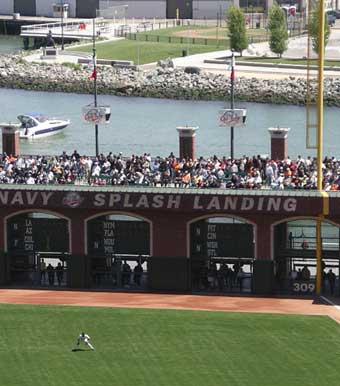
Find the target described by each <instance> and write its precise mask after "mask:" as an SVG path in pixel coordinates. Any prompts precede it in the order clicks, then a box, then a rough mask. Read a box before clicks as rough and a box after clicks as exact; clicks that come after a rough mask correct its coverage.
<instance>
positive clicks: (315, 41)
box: [308, 1, 331, 54]
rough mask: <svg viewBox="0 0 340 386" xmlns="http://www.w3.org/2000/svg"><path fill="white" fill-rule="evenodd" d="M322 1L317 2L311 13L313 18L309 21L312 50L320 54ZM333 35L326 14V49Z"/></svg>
mask: <svg viewBox="0 0 340 386" xmlns="http://www.w3.org/2000/svg"><path fill="white" fill-rule="evenodd" d="M319 8H320V1H316V2H315V4H314V7H313V8H312V11H311V16H310V19H309V25H308V30H309V35H310V37H311V39H312V48H313V51H314V52H315V53H316V54H318V53H319V24H320V23H319V18H320V16H319V15H320V9H319ZM330 34H331V29H330V26H329V24H328V18H327V15H326V14H325V42H324V44H325V48H326V46H327V44H328V41H329V35H330Z"/></svg>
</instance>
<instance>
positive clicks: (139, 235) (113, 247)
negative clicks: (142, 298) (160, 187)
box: [86, 213, 151, 290]
mask: <svg viewBox="0 0 340 386" xmlns="http://www.w3.org/2000/svg"><path fill="white" fill-rule="evenodd" d="M86 234H87V253H88V256H89V259H90V285H91V287H94V288H111V289H122V288H123V289H127V290H133V289H135V290H143V289H145V288H146V287H147V261H148V257H149V256H150V245H151V242H150V224H149V222H148V221H146V220H144V219H142V218H139V217H135V216H132V215H129V214H112V213H111V214H106V215H103V216H99V217H95V218H92V219H89V220H88V221H87V231H86Z"/></svg>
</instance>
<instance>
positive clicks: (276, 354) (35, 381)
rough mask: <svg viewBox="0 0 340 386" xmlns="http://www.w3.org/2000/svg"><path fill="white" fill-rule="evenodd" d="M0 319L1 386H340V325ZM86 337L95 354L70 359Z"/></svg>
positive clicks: (16, 315) (35, 312)
mask: <svg viewBox="0 0 340 386" xmlns="http://www.w3.org/2000/svg"><path fill="white" fill-rule="evenodd" d="M207 301H209V300H208V299H207ZM0 314H1V318H0V379H1V385H4V386H19V385H20V386H79V385H82V386H113V385H117V386H228V385H230V386H243V385H244V386H314V385H315V386H338V385H339V379H340V367H339V355H340V326H339V325H338V324H336V323H335V322H334V321H332V320H331V319H328V318H326V317H318V316H310V317H305V316H292V315H291V316H283V315H270V314H246V313H225V312H198V311H174V310H168V311H166V310H142V309H141V310H134V309H113V308H95V307H93V308H87V307H59V306H58V307H56V306H55V307H54V306H15V305H0ZM82 330H85V332H87V333H88V334H89V335H90V336H91V337H92V342H93V344H94V345H95V347H96V350H95V351H89V350H87V349H84V351H78V352H72V351H71V349H72V347H73V345H74V342H75V339H76V337H77V336H78V334H79V333H80V331H82Z"/></svg>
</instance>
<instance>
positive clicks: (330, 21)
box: [327, 13, 336, 27]
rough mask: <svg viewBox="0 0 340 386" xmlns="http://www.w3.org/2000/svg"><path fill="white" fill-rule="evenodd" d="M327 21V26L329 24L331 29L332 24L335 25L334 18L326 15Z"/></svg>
mask: <svg viewBox="0 0 340 386" xmlns="http://www.w3.org/2000/svg"><path fill="white" fill-rule="evenodd" d="M327 20H328V24H329V25H330V26H331V27H333V26H334V24H335V20H336V17H335V16H333V15H332V14H329V13H327Z"/></svg>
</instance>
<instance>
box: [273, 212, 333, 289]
mask: <svg viewBox="0 0 340 386" xmlns="http://www.w3.org/2000/svg"><path fill="white" fill-rule="evenodd" d="M339 239H340V228H339V225H335V224H333V223H331V222H327V221H323V222H322V224H321V245H322V263H321V264H322V292H323V294H326V295H335V294H339V282H338V278H339ZM316 264H317V261H316V220H315V219H312V218H299V219H295V220H291V221H286V222H282V223H280V224H276V225H275V228H274V267H275V278H276V290H277V291H278V292H283V293H293V294H302V295H311V294H313V293H314V292H315V280H316Z"/></svg>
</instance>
